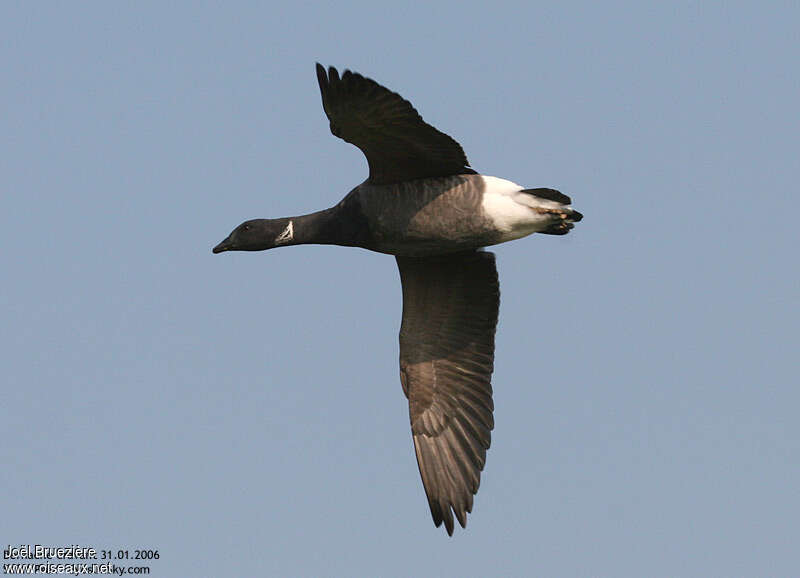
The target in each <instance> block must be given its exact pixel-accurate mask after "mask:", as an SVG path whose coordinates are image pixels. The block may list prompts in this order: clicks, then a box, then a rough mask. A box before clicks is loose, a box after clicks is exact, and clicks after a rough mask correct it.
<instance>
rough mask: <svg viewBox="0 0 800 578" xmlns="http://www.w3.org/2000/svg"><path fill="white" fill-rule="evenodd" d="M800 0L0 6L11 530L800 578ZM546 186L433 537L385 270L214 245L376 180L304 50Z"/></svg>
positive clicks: (316, 250) (314, 572)
mask: <svg viewBox="0 0 800 578" xmlns="http://www.w3.org/2000/svg"><path fill="white" fill-rule="evenodd" d="M799 21H800V8H798V5H797V3H796V2H786V3H782V2H767V3H755V2H747V3H738V2H731V3H717V2H713V3H712V2H702V3H701V2H664V3H658V4H651V3H641V2H631V3H616V2H602V3H598V2H586V3H574V2H565V3H554V2H548V3H531V2H521V1H520V2H511V3H505V2H497V3H494V2H492V3H487V2H480V3H472V4H471V3H469V2H467V3H465V2H433V3H430V4H424V3H423V4H416V5H415V4H412V3H410V2H408V3H394V4H388V3H386V4H382V3H374V2H369V3H367V2H361V3H359V2H351V1H348V0H341V1H338V2H330V3H324V4H323V3H313V4H310V3H304V2H294V3H291V4H289V3H287V4H286V5H278V4H276V3H232V4H217V3H162V2H152V3H144V2H142V3H138V2H137V3H106V2H96V3H28V2H3V3H2V5H0V69H2V71H3V72H2V86H3V88H2V90H1V91H0V134H2V138H0V175H2V176H1V177H0V189H1V193H0V224H1V225H2V226H0V236H1V238H2V251H1V252H0V271H1V272H2V283H1V284H0V308H1V309H0V314H1V316H2V322H1V323H0V352H2V353H0V358H2V370H1V371H0V373H1V375H2V377H0V379H2V389H1V390H0V399H1V400H2V401H1V402H0V439H2V445H0V466H2V467H0V488H2V491H1V492H0V495H1V496H2V497H1V498H0V511H1V512H2V514H0V542H2V544H3V547H5V546H6V545H8V544H12V545H14V544H28V543H30V544H36V543H38V544H47V545H60V544H79V545H86V546H94V547H96V548H98V549H99V548H108V549H111V548H113V549H118V548H128V549H130V550H133V549H135V548H141V547H149V548H156V549H158V550H159V552H160V559H159V560H158V561H154V562H153V563H152V565H151V566H152V574H151V575H154V576H176V577H177V576H288V575H292V576H320V575H330V576H487V575H493V574H494V575H509V576H514V575H515V576H614V577H626V576H630V577H639V576H664V577H666V576H698V577H701V576H702V577H705V576H765V575H771V576H796V575H798V573H799V572H800V557H799V556H798V554H797V547H798V542H797V536H798V519H800V421H799V420H798V407H800V390H799V387H798V384H799V383H800V380H798V377H797V374H798V369H800V362H799V361H798V349H799V348H798V327H800V303H799V301H800V267H799V266H798V247H800V235H799V234H798V228H797V224H796V220H797V214H798V212H800V204H799V203H798V200H797V194H798V185H797V183H798V180H799V177H800V175H798V172H799V170H798V165H799V164H800V162H799V161H800V144H799V142H798V135H799V134H800V114H798V106H797V103H798V102H800V81H799V80H798V78H799V77H798V62H800V42H799V40H798V39H799V37H798V31H797V30H798V28H797V25H798V22H799ZM316 61H320V62H322V63H323V64H326V65H328V64H332V65H336V66H338V67H340V68H345V67H347V68H351V69H353V70H356V71H359V72H361V73H363V74H365V75H367V76H370V77H372V78H374V79H375V80H377V81H379V82H381V83H382V84H384V85H386V86H388V87H389V88H391V89H393V90H396V91H398V92H400V93H401V94H402V95H403V96H405V97H406V98H408V99H410V100H411V101H412V102H413V103H414V105H415V106H416V107H417V109H418V110H419V111H420V113H421V114H422V115H423V116H424V117H425V119H426V120H427V121H429V122H430V123H432V124H434V125H435V126H436V127H437V128H439V129H440V130H442V131H444V132H447V133H448V134H450V135H452V136H453V137H454V138H455V139H457V140H458V141H459V142H460V143H461V145H462V146H463V147H464V150H465V151H466V153H467V156H468V158H469V159H470V161H471V164H472V166H473V167H475V168H476V169H477V170H479V171H481V172H483V173H486V174H489V175H495V176H501V177H504V178H508V179H511V180H513V181H515V182H518V183H520V184H523V185H525V186H528V187H539V186H548V187H554V188H557V189H559V190H561V191H562V192H564V193H566V194H569V195H570V196H572V198H573V201H574V205H575V207H576V208H577V209H578V210H580V211H581V212H582V213H584V215H585V219H584V220H583V222H581V223H579V224H578V226H577V227H576V228H575V230H574V231H573V232H572V233H571V234H570V235H567V236H565V237H551V236H543V235H539V236H536V235H534V236H532V237H528V238H525V239H522V240H519V241H514V242H512V243H508V244H506V245H502V246H499V247H496V248H495V249H493V250H494V251H495V252H496V254H497V261H498V269H499V272H500V279H501V290H502V299H501V307H500V322H499V327H498V334H497V354H496V360H495V361H496V371H495V374H494V380H493V383H494V389H495V405H496V411H495V418H496V428H495V430H494V434H493V439H492V448H491V450H490V451H489V454H488V461H487V466H486V469H485V471H484V475H483V479H482V484H481V489H480V491H479V493H478V495H477V498H476V501H475V508H474V513H473V515H472V516H471V517H470V518H469V523H468V526H467V529H466V530H465V531H462V530H461V529H460V528H457V530H456V534H455V536H454V537H452V538H448V537H447V535H446V534H445V533H444V531H443V530H442V529H436V528H434V526H433V524H432V523H431V519H430V514H429V511H428V506H427V503H426V500H425V497H424V493H423V489H422V484H421V482H420V480H419V475H418V472H417V466H416V462H415V459H414V453H413V449H412V442H411V435H410V432H409V426H408V413H407V411H408V410H407V405H406V400H405V398H404V397H403V394H402V390H401V387H400V382H399V376H398V365H397V363H398V362H397V358H398V351H397V331H398V328H399V322H400V307H401V303H400V284H399V279H398V274H397V271H396V268H395V263H394V260H393V259H392V258H391V257H387V256H385V255H379V254H372V253H369V252H366V251H362V250H356V249H345V248H341V247H316V246H307V247H292V248H286V249H278V250H275V251H269V252H266V253H237V254H232V253H228V254H223V255H212V254H211V247H212V246H213V245H215V244H216V243H217V242H219V241H220V240H221V239H222V238H223V237H225V236H226V235H227V234H228V233H229V232H230V230H231V229H232V228H233V227H234V226H235V225H237V224H239V223H240V222H241V221H243V220H245V219H248V218H254V217H278V216H287V215H295V214H300V213H306V212H311V211H314V210H318V209H322V208H325V207H328V206H331V205H333V204H335V203H336V202H338V200H339V199H340V198H341V197H343V196H344V195H345V194H346V193H347V192H348V191H349V190H350V188H351V187H353V186H354V185H356V184H358V183H359V182H361V181H362V180H363V179H364V178H365V176H366V162H365V161H364V159H363V157H362V156H361V153H360V152H359V151H358V150H357V149H355V148H354V147H352V146H350V145H348V144H346V143H344V142H342V141H340V140H339V139H336V138H335V137H333V136H332V135H331V134H330V133H329V131H328V124H327V121H326V119H325V117H324V113H323V111H322V107H321V104H320V98H319V93H318V88H317V83H316V78H315V75H314V62H316Z"/></svg>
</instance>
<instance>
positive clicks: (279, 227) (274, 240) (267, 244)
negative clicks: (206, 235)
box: [213, 219, 294, 253]
mask: <svg viewBox="0 0 800 578" xmlns="http://www.w3.org/2000/svg"><path fill="white" fill-rule="evenodd" d="M293 239H294V226H293V224H292V221H291V220H290V219H253V220H252V221H245V222H244V223H242V224H241V225H239V226H238V227H236V228H235V229H234V230H233V232H232V233H231V234H230V235H228V237H227V238H226V239H225V240H224V241H222V242H221V243H220V244H219V245H217V246H216V247H214V249H213V251H214V253H222V252H223V251H263V250H264V249H272V248H273V247H277V246H279V245H290V244H292V240H293Z"/></svg>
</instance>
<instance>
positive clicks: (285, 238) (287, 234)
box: [275, 221, 294, 245]
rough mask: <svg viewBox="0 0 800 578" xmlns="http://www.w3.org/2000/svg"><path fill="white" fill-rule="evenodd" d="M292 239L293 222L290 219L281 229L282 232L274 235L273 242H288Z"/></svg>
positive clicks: (277, 243) (278, 243)
mask: <svg viewBox="0 0 800 578" xmlns="http://www.w3.org/2000/svg"><path fill="white" fill-rule="evenodd" d="M292 239H294V224H293V223H292V221H289V224H288V225H286V228H285V229H284V230H283V233H281V234H280V235H278V236H277V237H275V244H276V245H280V244H283V243H288V242H289V241H291V240H292Z"/></svg>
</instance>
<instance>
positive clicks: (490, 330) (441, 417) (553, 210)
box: [214, 64, 582, 535]
mask: <svg viewBox="0 0 800 578" xmlns="http://www.w3.org/2000/svg"><path fill="white" fill-rule="evenodd" d="M317 79H318V80H319V88H320V91H321V92H322V106H323V108H324V109H325V114H326V115H327V116H328V119H329V120H330V128H331V132H332V133H333V134H334V135H336V136H338V137H339V138H341V139H343V140H345V141H347V142H349V143H352V144H354V145H355V146H357V147H358V148H359V149H361V151H362V152H363V153H364V155H365V156H366V157H367V162H368V163H369V178H368V179H367V180H366V181H364V182H363V183H361V184H360V185H358V186H357V187H355V188H354V189H353V190H352V191H350V193H348V195H347V196H346V197H345V198H344V199H342V201H341V202H339V204H337V205H336V206H335V207H332V208H330V209H326V210H324V211H319V212H316V213H311V214H309V215H301V216H297V217H284V218H280V219H255V220H252V221H246V222H244V223H242V224H241V225H239V226H238V227H236V229H234V230H233V232H232V233H231V234H230V235H229V236H228V237H227V238H226V239H225V240H224V241H222V242H221V243H220V244H219V245H217V246H216V247H214V253H222V252H223V251H263V250H264V249H271V248H273V247H283V246H287V245H300V244H309V243H310V244H326V245H343V246H347V247H361V248H364V249H369V250H371V251H378V252H380V253H387V254H390V255H394V256H395V259H396V260H397V266H398V268H399V269H400V280H401V282H402V285H403V320H402V323H401V326H400V382H401V384H402V386H403V393H405V395H406V397H407V398H408V407H409V414H410V417H411V433H412V435H413V438H414V448H415V450H416V454H417V464H418V465H419V471H420V474H421V475H422V484H423V486H424V487H425V493H426V494H427V497H428V504H429V505H430V509H431V514H432V515H433V521H434V523H435V524H436V526H440V525H441V524H442V522H444V526H445V529H446V530H447V533H448V534H450V535H452V534H453V514H455V517H456V519H458V522H459V523H460V524H461V526H462V527H466V523H467V512H471V511H472V497H473V495H474V494H475V493H476V492H477V491H478V485H479V484H480V474H481V471H482V470H483V466H484V463H485V461H486V450H488V449H489V443H490V441H491V431H492V428H493V427H494V419H493V417H492V411H493V409H494V406H493V403H492V386H491V375H492V370H493V366H494V334H495V327H496V325H497V311H498V307H499V302H500V289H499V285H498V281H497V269H496V268H495V259H494V254H493V253H488V252H484V251H482V250H480V249H481V248H482V247H485V246H487V245H495V244H497V243H503V242H505V241H510V240H512V239H518V238H520V237H524V236H525V235H530V234H531V233H545V234H548V235H564V234H566V233H568V232H569V230H570V229H572V227H573V223H574V222H576V221H580V220H581V218H582V215H581V214H580V213H579V212H577V211H575V210H573V209H572V208H571V207H570V203H571V201H570V198H569V197H568V196H566V195H564V194H562V193H560V192H558V191H556V190H553V189H524V188H523V187H521V186H519V185H517V184H515V183H512V182H511V181H507V180H504V179H499V178H496V177H490V176H485V175H480V174H478V173H477V172H476V171H474V170H473V169H471V168H470V167H469V163H468V162H467V158H466V156H465V155H464V151H463V150H462V149H461V146H460V145H459V144H458V143H457V142H456V141H455V140H453V139H452V138H451V137H449V136H448V135H446V134H444V133H443V132H440V131H438V130H436V129H435V128H434V127H432V126H431V125H429V124H427V123H426V122H425V121H423V120H422V117H421V116H420V115H419V114H418V113H417V111H416V110H415V109H414V107H413V106H412V105H411V103H409V102H408V101H407V100H405V99H403V98H402V97H401V96H400V95H399V94H397V93H394V92H392V91H390V90H388V89H386V88H384V87H383V86H381V85H380V84H378V83H376V82H375V81H373V80H370V79H369V78H365V77H364V76H361V75H360V74H357V73H355V72H351V71H349V70H345V71H344V73H343V74H342V75H341V76H340V75H339V73H338V72H337V71H336V69H335V68H333V67H330V68H329V69H328V70H327V71H326V70H325V68H323V67H322V66H321V65H320V64H317Z"/></svg>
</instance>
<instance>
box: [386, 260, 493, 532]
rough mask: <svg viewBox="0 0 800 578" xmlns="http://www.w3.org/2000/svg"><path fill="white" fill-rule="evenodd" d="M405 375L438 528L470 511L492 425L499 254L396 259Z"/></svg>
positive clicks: (448, 525) (418, 451)
mask: <svg viewBox="0 0 800 578" xmlns="http://www.w3.org/2000/svg"><path fill="white" fill-rule="evenodd" d="M397 263H398V266H399V268H400V277H401V280H402V284H403V322H402V326H401V329H400V378H401V381H402V384H403V391H404V392H405V393H406V396H407V397H408V403H409V414H410V419H411V433H412V436H413V438H414V448H415V451H416V455H417V464H418V465H419V471H420V475H421V476H422V484H423V486H424V487H425V493H426V495H427V497H428V504H429V506H430V509H431V515H432V516H433V521H434V523H435V524H436V526H440V525H441V524H442V523H444V525H445V529H446V530H447V533H448V534H451V535H452V533H453V528H454V522H453V516H454V515H455V518H456V519H457V520H458V522H459V523H460V524H461V526H462V527H464V526H465V525H466V523H467V513H468V512H471V511H472V503H473V495H474V494H475V493H476V492H477V491H478V486H479V485H480V474H481V471H482V470H483V466H484V464H485V463H486V450H488V449H489V445H490V443H491V431H492V428H493V427H494V418H493V416H492V411H493V410H494V405H493V403H492V386H491V375H492V370H493V367H494V361H493V360H494V334H495V328H496V325H497V311H498V308H499V303H500V290H499V285H498V281H497V270H496V268H495V261H494V255H493V254H492V253H486V252H467V253H458V254H451V255H444V256H436V257H421V258H415V257H397Z"/></svg>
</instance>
